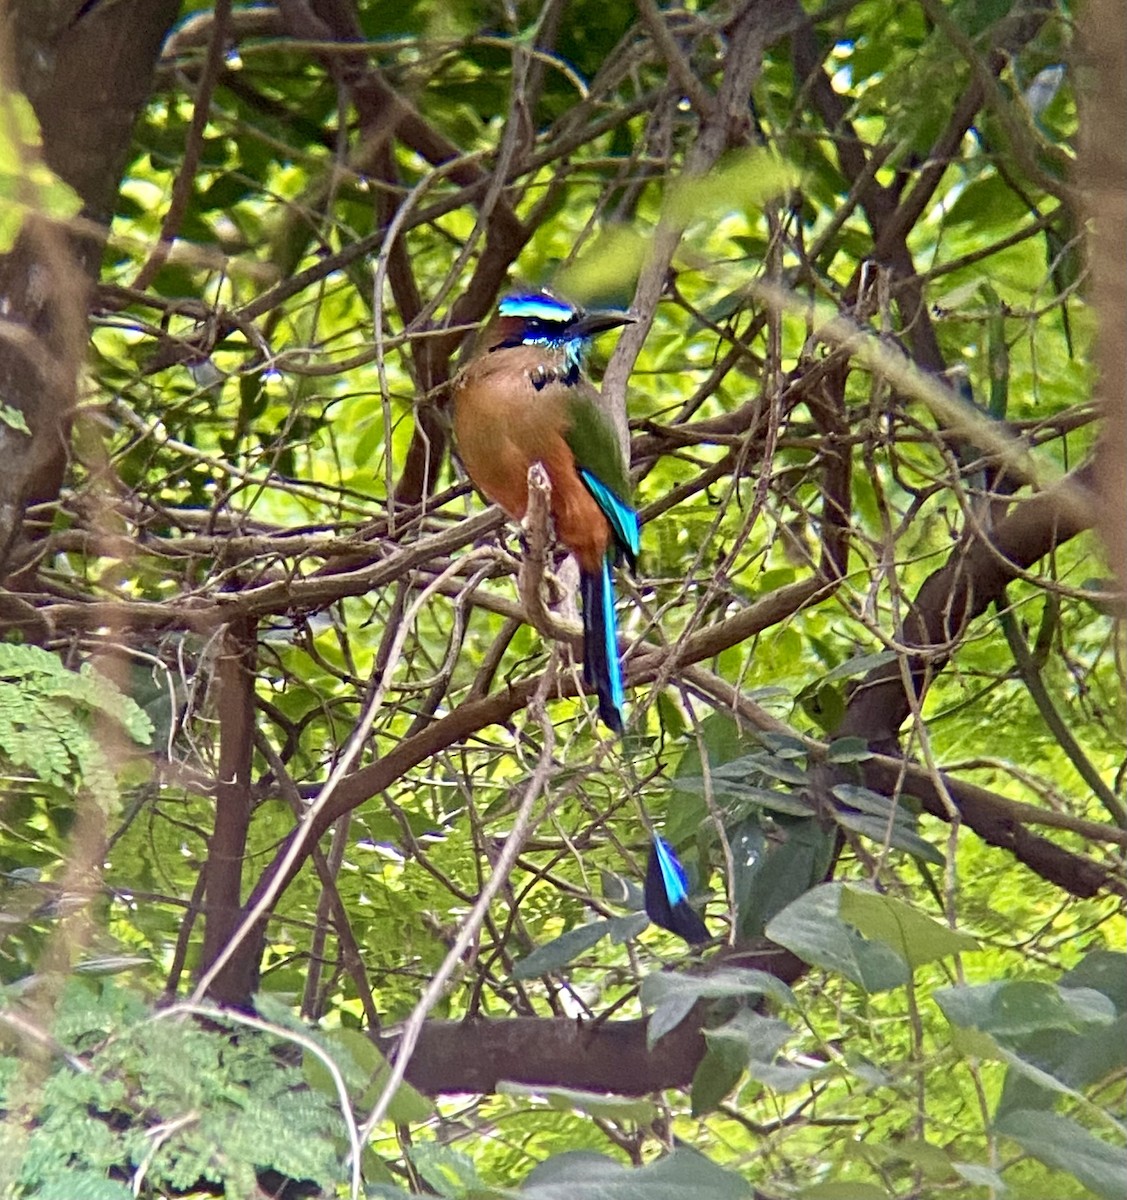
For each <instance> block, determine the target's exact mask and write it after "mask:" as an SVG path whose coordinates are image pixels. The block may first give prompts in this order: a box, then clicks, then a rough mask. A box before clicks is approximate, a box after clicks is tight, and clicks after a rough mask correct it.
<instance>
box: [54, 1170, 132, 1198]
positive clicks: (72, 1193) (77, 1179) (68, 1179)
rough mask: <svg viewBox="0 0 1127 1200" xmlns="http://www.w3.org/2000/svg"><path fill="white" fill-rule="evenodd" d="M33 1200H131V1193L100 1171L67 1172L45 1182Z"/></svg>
mask: <svg viewBox="0 0 1127 1200" xmlns="http://www.w3.org/2000/svg"><path fill="white" fill-rule="evenodd" d="M35 1200H133V1191H132V1189H131V1188H129V1187H127V1186H126V1185H125V1184H124V1183H122V1182H121V1181H120V1180H118V1179H107V1178H106V1176H105V1173H104V1172H101V1171H99V1172H94V1171H68V1172H67V1173H66V1174H65V1175H53V1176H51V1177H50V1178H48V1179H47V1180H45V1181H44V1182H43V1183H42V1184H41V1185H40V1186H39V1187H38V1188H36V1189H35Z"/></svg>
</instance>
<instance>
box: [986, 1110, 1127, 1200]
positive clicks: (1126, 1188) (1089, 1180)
mask: <svg viewBox="0 0 1127 1200" xmlns="http://www.w3.org/2000/svg"><path fill="white" fill-rule="evenodd" d="M995 1131H996V1132H997V1133H1000V1134H1001V1135H1002V1136H1004V1137H1008V1138H1011V1139H1012V1140H1013V1141H1015V1142H1017V1144H1018V1145H1019V1146H1021V1148H1022V1149H1023V1150H1024V1151H1025V1152H1026V1153H1027V1154H1031V1155H1032V1156H1033V1157H1034V1158H1035V1159H1037V1160H1038V1161H1039V1162H1043V1163H1045V1164H1046V1166H1050V1167H1055V1168H1056V1169H1057V1170H1058V1171H1066V1172H1067V1173H1068V1174H1069V1175H1072V1176H1074V1177H1075V1178H1076V1179H1078V1180H1079V1181H1080V1182H1081V1183H1082V1184H1083V1185H1084V1186H1085V1187H1086V1188H1089V1189H1090V1190H1091V1191H1093V1192H1095V1193H1096V1195H1097V1196H1101V1197H1103V1200H1122V1198H1123V1195H1124V1193H1125V1192H1127V1150H1125V1149H1124V1148H1123V1147H1122V1146H1113V1145H1111V1143H1109V1142H1105V1141H1102V1140H1100V1139H1099V1138H1096V1137H1093V1136H1092V1134H1090V1133H1089V1132H1088V1131H1087V1130H1086V1129H1085V1128H1084V1127H1083V1126H1082V1125H1079V1124H1078V1123H1077V1122H1076V1121H1073V1120H1072V1119H1071V1118H1070V1117H1064V1116H1060V1115H1058V1114H1056V1113H1048V1112H1041V1111H1017V1112H1011V1113H1007V1114H1006V1116H1005V1117H1003V1118H1002V1120H1000V1121H998V1122H997V1124H996V1125H995Z"/></svg>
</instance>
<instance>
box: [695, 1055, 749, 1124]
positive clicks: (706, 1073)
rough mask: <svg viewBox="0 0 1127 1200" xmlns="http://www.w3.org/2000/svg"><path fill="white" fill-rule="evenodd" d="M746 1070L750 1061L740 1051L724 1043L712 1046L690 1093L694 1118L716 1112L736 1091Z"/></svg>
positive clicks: (698, 1064)
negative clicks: (724, 1100)
mask: <svg viewBox="0 0 1127 1200" xmlns="http://www.w3.org/2000/svg"><path fill="white" fill-rule="evenodd" d="M745 1070H747V1057H746V1055H744V1054H742V1053H741V1052H740V1050H739V1047H733V1046H732V1045H731V1044H729V1043H725V1042H711V1041H710V1042H709V1043H708V1049H707V1050H706V1051H705V1052H704V1055H703V1057H702V1058H701V1060H700V1062H699V1063H697V1069H696V1070H695V1071H694V1072H693V1083H692V1087H691V1088H690V1090H689V1096H690V1100H691V1102H692V1114H693V1116H694V1117H703V1116H706V1115H707V1114H708V1113H710V1112H714V1111H715V1109H716V1107H717V1106H718V1105H719V1104H720V1102H721V1101H722V1100H723V1099H724V1098H725V1097H727V1096H729V1095H731V1093H732V1092H733V1091H734V1090H735V1089H736V1087H737V1086H738V1084H739V1082H740V1080H741V1079H742V1078H743V1074H744V1071H745Z"/></svg>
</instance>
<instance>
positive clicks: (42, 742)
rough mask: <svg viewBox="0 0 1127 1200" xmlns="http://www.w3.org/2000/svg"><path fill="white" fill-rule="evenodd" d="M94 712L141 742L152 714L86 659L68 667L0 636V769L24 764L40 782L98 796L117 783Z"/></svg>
mask: <svg viewBox="0 0 1127 1200" xmlns="http://www.w3.org/2000/svg"><path fill="white" fill-rule="evenodd" d="M99 718H108V719H109V720H110V721H112V722H114V723H115V724H117V725H120V726H121V728H123V729H124V730H125V732H126V733H128V734H129V736H130V737H131V738H132V739H133V740H134V741H135V742H138V743H140V744H141V745H143V746H145V745H148V744H149V743H150V741H151V739H152V722H151V721H150V720H149V718H148V716H147V715H146V714H145V713H144V712H143V711H142V710H141V709H140V708H139V707H138V706H137V704H136V702H135V701H134V700H132V699H131V698H130V697H129V696H123V695H122V694H121V692H120V691H118V689H117V687H116V686H115V685H114V683H113V681H112V680H110V679H107V678H106V677H105V676H104V675H99V674H98V673H97V672H96V671H95V670H94V668H93V666H92V665H91V664H90V663H83V664H82V666H81V667H80V668H79V669H78V670H77V671H71V670H68V669H67V668H66V667H65V666H64V665H63V664H62V663H61V662H60V661H59V659H58V658H57V657H56V656H55V655H53V654H48V653H47V652H46V651H44V650H41V649H40V648H39V647H38V646H20V645H9V644H4V643H0V771H2V772H3V774H4V775H6V776H8V777H9V778H11V777H12V775H13V772H17V771H21V770H24V771H29V772H31V773H32V774H33V775H34V777H35V778H36V779H38V780H39V781H40V782H41V783H45V784H53V785H55V786H56V787H64V786H65V787H68V788H70V789H77V788H88V789H89V790H90V791H91V792H92V793H93V794H94V795H95V796H97V797H99V798H100V799H101V801H102V802H103V803H105V802H106V801H107V800H108V799H109V798H111V797H113V796H114V795H116V791H117V785H116V781H115V779H114V773H113V770H112V768H111V766H110V760H109V758H108V757H107V755H106V753H105V750H104V748H103V745H102V742H103V741H104V740H105V737H106V734H105V731H101V730H99V729H98V728H97V720H98V719H99Z"/></svg>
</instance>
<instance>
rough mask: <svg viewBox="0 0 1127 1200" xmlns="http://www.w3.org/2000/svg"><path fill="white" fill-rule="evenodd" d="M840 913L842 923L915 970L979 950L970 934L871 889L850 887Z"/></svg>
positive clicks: (845, 892)
mask: <svg viewBox="0 0 1127 1200" xmlns="http://www.w3.org/2000/svg"><path fill="white" fill-rule="evenodd" d="M838 911H839V914H840V916H841V918H842V920H843V921H848V922H849V924H850V925H852V926H853V927H854V928H855V929H857V930H858V931H859V932H860V933H862V934H864V935H865V937H867V938H870V939H871V940H872V941H876V942H883V943H884V944H885V945H886V946H888V948H889V949H890V950H895V951H896V953H897V954H898V955H900V957H901V958H903V959H904V961H905V962H906V963H907V964H908V966H909V967H911V968H912V969H913V970H915V968H916V967H922V966H923V965H924V963H929V962H935V961H937V960H938V959H941V958H946V957H948V956H949V955H952V954H959V953H961V952H962V951H964V950H977V949H978V942H977V941H976V940H975V939H974V938H973V937H971V936H970V935H969V934H966V933H959V932H958V931H957V930H953V929H949V928H948V927H947V926H946V925H941V924H940V923H939V922H938V921H934V920H932V918H931V917H929V916H926V915H925V914H923V913H921V912H919V911H917V910H916V909H914V908H912V906H911V905H909V904H905V903H904V901H903V900H897V899H895V898H894V897H892V896H884V895H880V894H879V893H877V892H874V891H871V890H869V889H868V888H861V887H857V886H856V885H853V884H847V885H846V887H845V889H844V890H843V892H842V894H841V905H840V908H839V910H838Z"/></svg>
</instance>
